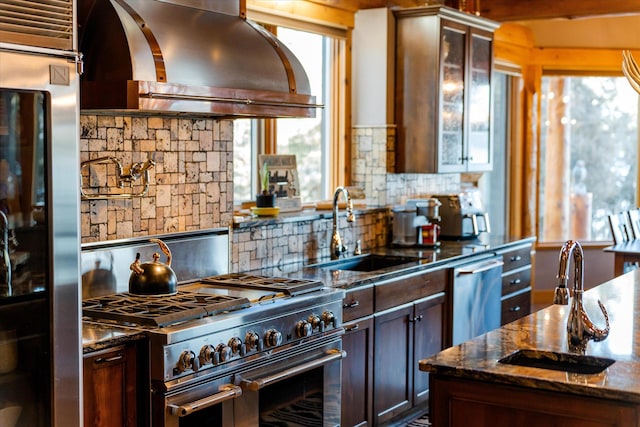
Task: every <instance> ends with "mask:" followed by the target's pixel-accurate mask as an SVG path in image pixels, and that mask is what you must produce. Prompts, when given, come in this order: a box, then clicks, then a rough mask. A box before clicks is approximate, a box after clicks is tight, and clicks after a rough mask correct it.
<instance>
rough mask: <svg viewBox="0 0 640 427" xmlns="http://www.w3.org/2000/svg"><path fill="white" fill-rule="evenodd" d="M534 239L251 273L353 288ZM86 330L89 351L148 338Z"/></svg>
mask: <svg viewBox="0 0 640 427" xmlns="http://www.w3.org/2000/svg"><path fill="white" fill-rule="evenodd" d="M533 242H535V238H534V237H527V238H511V237H505V236H497V235H484V234H482V235H480V237H479V238H478V239H473V240H462V241H445V242H442V244H441V246H440V247H439V248H427V247H409V248H376V249H375V250H373V251H372V252H371V253H375V254H380V255H388V256H403V257H415V258H416V259H417V261H412V262H408V263H406V264H402V265H398V266H395V267H389V268H386V269H382V270H377V271H375V272H371V273H364V272H358V271H348V270H339V271H338V270H330V269H319V268H309V267H308V266H307V265H306V264H302V263H291V264H286V265H283V266H276V267H270V268H263V269H260V270H254V271H251V272H247V273H252V274H259V275H263V276H272V277H294V278H304V279H309V280H318V281H321V282H323V283H324V285H325V286H329V287H336V288H342V289H352V288H354V287H358V286H363V285H367V284H370V283H374V282H379V281H381V280H386V279H391V278H393V277H395V276H399V275H404V274H410V273H412V272H416V271H422V270H427V269H435V268H440V267H444V266H450V265H451V263H452V262H457V261H464V259H465V258H468V257H470V256H474V255H481V254H483V253H486V254H487V255H491V254H493V253H495V251H497V250H500V249H504V248H508V247H509V246H516V245H518V244H522V243H533ZM323 261H329V260H317V261H316V262H323ZM82 332H83V333H82V346H83V352H84V353H85V354H86V353H90V352H93V351H97V350H102V349H104V348H108V347H112V346H115V345H119V344H121V343H124V342H127V341H131V340H138V339H143V338H145V332H144V330H140V329H135V328H125V327H120V326H117V325H112V324H108V323H100V322H93V321H90V320H86V319H85V320H84V321H83V327H82Z"/></svg>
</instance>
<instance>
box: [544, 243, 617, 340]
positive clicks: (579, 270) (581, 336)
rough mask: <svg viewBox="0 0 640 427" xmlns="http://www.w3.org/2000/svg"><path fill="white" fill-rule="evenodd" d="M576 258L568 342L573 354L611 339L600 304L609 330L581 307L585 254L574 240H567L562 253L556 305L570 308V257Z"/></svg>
mask: <svg viewBox="0 0 640 427" xmlns="http://www.w3.org/2000/svg"><path fill="white" fill-rule="evenodd" d="M572 254H573V260H574V264H575V270H574V282H573V300H572V301H571V309H570V310H569V317H568V319H567V340H568V343H569V348H570V349H572V350H582V351H584V349H585V348H586V344H587V341H589V340H590V339H592V340H594V341H602V340H603V339H605V338H606V337H607V335H609V315H608V314H607V310H606V309H605V308H604V305H603V304H602V302H601V301H600V300H598V305H599V306H600V310H602V314H603V315H604V319H605V321H606V327H605V328H604V329H599V328H597V327H596V326H595V325H594V324H593V322H592V321H591V319H589V316H588V315H587V313H586V311H585V310H584V306H583V304H582V293H583V292H584V273H583V269H584V252H583V250H582V246H581V245H580V243H578V242H577V241H574V240H568V241H566V242H565V243H564V245H562V249H560V258H559V269H558V286H557V287H556V290H555V293H554V297H553V303H554V304H561V305H567V304H568V302H569V291H568V288H567V284H568V282H569V264H570V259H569V258H570V257H571V255H572Z"/></svg>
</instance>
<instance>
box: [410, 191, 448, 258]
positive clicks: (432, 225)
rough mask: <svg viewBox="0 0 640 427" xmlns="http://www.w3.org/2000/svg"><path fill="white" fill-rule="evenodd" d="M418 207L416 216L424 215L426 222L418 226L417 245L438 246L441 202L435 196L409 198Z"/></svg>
mask: <svg viewBox="0 0 640 427" xmlns="http://www.w3.org/2000/svg"><path fill="white" fill-rule="evenodd" d="M408 203H415V205H416V207H417V208H418V216H419V217H424V218H425V219H426V222H424V223H423V224H421V225H420V226H419V227H418V246H430V247H436V246H440V241H439V240H438V237H439V236H440V225H439V223H440V213H439V212H440V206H441V205H442V203H441V202H440V200H438V199H435V198H430V199H415V200H409V202H408Z"/></svg>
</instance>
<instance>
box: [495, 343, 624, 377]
mask: <svg viewBox="0 0 640 427" xmlns="http://www.w3.org/2000/svg"><path fill="white" fill-rule="evenodd" d="M498 362H499V363H505V364H508V365H518V366H527V367H531V368H542V369H552V370H554V371H564V372H572V373H576V374H598V373H600V372H602V371H604V370H605V369H607V368H608V367H609V366H611V365H612V364H613V363H614V362H615V360H613V359H609V358H606V357H596V356H586V355H582V354H571V353H556V352H553V351H543V350H529V349H527V350H518V351H515V352H513V353H511V354H509V355H508V356H505V357H503V358H502V359H500V360H498Z"/></svg>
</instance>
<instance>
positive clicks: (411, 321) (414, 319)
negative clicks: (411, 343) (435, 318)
mask: <svg viewBox="0 0 640 427" xmlns="http://www.w3.org/2000/svg"><path fill="white" fill-rule="evenodd" d="M421 321H422V314H421V315H419V316H416V317H414V318H413V319H409V323H415V322H421Z"/></svg>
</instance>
